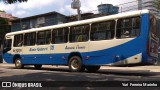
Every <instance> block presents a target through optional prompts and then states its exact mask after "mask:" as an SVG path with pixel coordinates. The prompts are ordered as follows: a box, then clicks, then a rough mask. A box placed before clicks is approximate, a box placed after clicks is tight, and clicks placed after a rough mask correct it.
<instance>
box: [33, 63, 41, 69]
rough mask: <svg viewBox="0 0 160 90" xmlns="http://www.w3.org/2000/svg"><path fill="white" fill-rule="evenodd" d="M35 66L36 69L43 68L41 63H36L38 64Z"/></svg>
mask: <svg viewBox="0 0 160 90" xmlns="http://www.w3.org/2000/svg"><path fill="white" fill-rule="evenodd" d="M34 67H35V69H37V70H40V69H41V68H42V65H41V64H36V65H34Z"/></svg>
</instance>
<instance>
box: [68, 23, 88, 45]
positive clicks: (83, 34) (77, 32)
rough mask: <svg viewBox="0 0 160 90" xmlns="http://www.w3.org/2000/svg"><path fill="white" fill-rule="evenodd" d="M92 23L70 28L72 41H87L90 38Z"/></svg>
mask: <svg viewBox="0 0 160 90" xmlns="http://www.w3.org/2000/svg"><path fill="white" fill-rule="evenodd" d="M89 28H90V25H81V26H74V27H71V29H70V39H69V41H70V42H86V41H88V40H89V37H88V36H89Z"/></svg>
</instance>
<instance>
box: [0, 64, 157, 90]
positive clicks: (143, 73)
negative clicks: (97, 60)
mask: <svg viewBox="0 0 160 90" xmlns="http://www.w3.org/2000/svg"><path fill="white" fill-rule="evenodd" d="M0 81H160V66H140V67H108V66H103V67H102V68H101V69H100V70H99V71H98V72H96V73H88V72H87V71H84V72H70V71H69V69H68V67H66V66H60V67H56V66H48V65H45V66H43V67H42V69H41V70H35V69H34V67H33V66H26V67H25V68H24V69H15V67H14V65H13V64H0ZM32 89H33V88H32ZM48 89H49V88H48ZM56 89H62V90H64V89H69V90H70V89H71V88H64V87H61V88H56ZM72 89H74V90H75V89H76V88H75V87H74V88H72ZM82 89H87V90H90V89H96V88H95V87H94V88H91V87H83V88H82ZM103 89H104V90H106V88H101V89H98V90H103ZM112 89H113V88H112ZM128 89H129V90H130V88H128ZM128 89H127V88H125V89H123V90H128ZM142 89H144V88H142ZM2 90H6V88H5V89H4V88H3V89H2ZM8 90H10V89H8ZM28 90H30V89H28ZM51 90H52V89H51ZM107 90H111V89H109V88H108V89H107ZM115 90H116V89H115ZM145 90H147V89H145ZM148 90H151V88H150V89H148ZM153 90H158V89H157V88H153Z"/></svg>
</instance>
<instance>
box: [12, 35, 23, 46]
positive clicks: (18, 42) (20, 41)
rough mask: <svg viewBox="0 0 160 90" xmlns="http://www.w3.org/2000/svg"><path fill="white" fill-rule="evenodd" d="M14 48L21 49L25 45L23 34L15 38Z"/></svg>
mask: <svg viewBox="0 0 160 90" xmlns="http://www.w3.org/2000/svg"><path fill="white" fill-rule="evenodd" d="M13 45H14V47H21V46H22V45H23V34H19V35H15V36H14V44H13Z"/></svg>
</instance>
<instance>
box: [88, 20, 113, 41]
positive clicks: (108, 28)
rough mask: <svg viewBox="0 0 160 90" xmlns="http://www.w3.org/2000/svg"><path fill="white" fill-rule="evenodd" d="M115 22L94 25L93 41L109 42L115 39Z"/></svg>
mask: <svg viewBox="0 0 160 90" xmlns="http://www.w3.org/2000/svg"><path fill="white" fill-rule="evenodd" d="M114 30H115V21H106V22H99V23H93V24H92V27H91V40H92V41H98V40H109V39H113V38H114Z"/></svg>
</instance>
